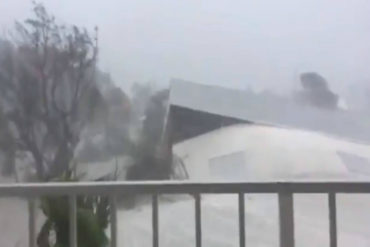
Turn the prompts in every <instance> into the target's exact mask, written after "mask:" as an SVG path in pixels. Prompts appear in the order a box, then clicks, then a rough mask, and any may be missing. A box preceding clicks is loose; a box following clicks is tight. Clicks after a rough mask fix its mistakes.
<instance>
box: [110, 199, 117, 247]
mask: <svg viewBox="0 0 370 247" xmlns="http://www.w3.org/2000/svg"><path fill="white" fill-rule="evenodd" d="M109 201H110V239H111V240H110V243H111V247H117V198H116V196H114V195H111V196H110V198H109Z"/></svg>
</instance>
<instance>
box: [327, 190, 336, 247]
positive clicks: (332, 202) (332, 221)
mask: <svg viewBox="0 0 370 247" xmlns="http://www.w3.org/2000/svg"><path fill="white" fill-rule="evenodd" d="M328 198H329V228H330V230H329V232H330V247H337V241H338V240H337V206H336V195H335V193H329V195H328Z"/></svg>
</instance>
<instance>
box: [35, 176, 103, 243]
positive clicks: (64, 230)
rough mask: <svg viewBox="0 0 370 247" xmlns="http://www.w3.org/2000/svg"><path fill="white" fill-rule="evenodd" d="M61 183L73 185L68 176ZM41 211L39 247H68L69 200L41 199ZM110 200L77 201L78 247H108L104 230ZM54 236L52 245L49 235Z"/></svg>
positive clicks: (61, 197) (98, 198)
mask: <svg viewBox="0 0 370 247" xmlns="http://www.w3.org/2000/svg"><path fill="white" fill-rule="evenodd" d="M60 181H73V180H72V179H71V173H69V174H68V175H67V176H65V177H64V178H63V179H61V180H59V182H60ZM41 209H42V211H43V213H44V215H45V216H46V218H47V219H46V221H45V223H44V225H43V226H42V228H41V231H40V232H39V235H38V238H37V243H38V246H39V247H68V246H69V202H68V197H66V196H60V197H44V198H42V199H41ZM109 214H110V208H109V199H108V198H107V197H104V196H79V197H78V198H77V241H78V246H79V247H105V246H108V243H109V241H108V237H107V236H106V234H105V229H106V228H107V226H108V224H109ZM52 233H55V243H50V242H51V241H50V240H49V239H50V235H51V234H52Z"/></svg>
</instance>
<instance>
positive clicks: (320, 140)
mask: <svg viewBox="0 0 370 247" xmlns="http://www.w3.org/2000/svg"><path fill="white" fill-rule="evenodd" d="M173 151H174V153H175V154H177V155H178V156H179V157H180V158H182V159H183V162H184V163H185V166H186V168H187V169H188V173H189V176H190V179H192V180H204V179H213V180H215V179H216V180H217V179H220V178H219V177H215V176H214V174H212V172H211V171H210V168H209V164H210V163H211V164H216V166H218V167H219V166H220V165H219V163H220V162H216V161H215V159H217V158H219V160H220V161H222V160H225V162H229V163H233V162H240V160H241V159H240V155H238V153H240V152H242V153H243V154H244V160H243V161H242V162H243V163H244V165H245V167H244V168H245V169H244V171H243V172H245V174H243V175H242V176H241V175H240V174H238V172H240V171H236V172H235V177H234V178H235V180H246V181H255V180H276V179H278V180H302V179H317V180H320V179H325V180H328V179H334V180H336V179H342V180H343V179H350V180H354V179H366V178H367V177H368V176H369V177H370V145H365V144H358V143H353V142H350V141H346V140H343V139H336V138H333V137H331V136H325V135H323V134H320V133H315V132H308V131H301V130H293V129H284V128H275V127H266V126H257V125H234V126H229V127H225V128H222V129H219V130H216V131H212V132H209V133H207V134H204V135H201V136H198V137H195V138H192V139H189V140H186V141H184V142H181V143H178V144H176V145H174V147H173ZM338 153H340V154H343V155H342V156H344V158H346V155H347V156H348V157H350V158H351V157H352V156H353V160H356V159H355V158H357V159H358V160H359V159H360V160H361V161H364V162H363V163H364V164H363V165H362V166H361V169H362V170H364V169H365V170H366V171H367V170H368V172H369V173H368V174H366V172H365V173H363V172H357V173H356V172H353V171H356V169H357V167H352V166H357V164H355V163H356V162H350V160H351V159H345V161H344V160H343V158H342V156H340V155H338ZM228 155H229V157H228ZM233 157H235V159H237V160H239V161H237V160H235V159H234V160H233ZM348 160H349V161H348ZM344 162H346V164H344ZM225 165H226V164H225ZM351 167H352V168H353V169H352V168H351ZM217 169H218V168H217ZM237 169H238V170H239V169H240V168H239V167H237ZM357 170H358V169H357ZM221 171H222V170H221ZM224 172H225V173H229V171H228V170H227V169H225V170H224Z"/></svg>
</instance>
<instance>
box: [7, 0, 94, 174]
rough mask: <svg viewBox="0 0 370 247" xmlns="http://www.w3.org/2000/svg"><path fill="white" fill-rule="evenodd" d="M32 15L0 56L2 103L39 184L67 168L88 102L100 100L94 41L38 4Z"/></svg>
mask: <svg viewBox="0 0 370 247" xmlns="http://www.w3.org/2000/svg"><path fill="white" fill-rule="evenodd" d="M33 11H34V14H35V16H34V18H33V19H27V20H26V21H25V22H23V23H17V24H16V30H15V33H14V40H13V41H14V42H13V43H12V44H10V43H9V44H10V45H9V47H8V48H7V49H6V51H5V52H4V53H3V54H1V56H0V94H1V99H0V103H1V105H2V106H3V107H4V113H5V115H6V117H7V120H8V121H9V122H10V124H11V125H12V127H13V129H14V131H13V134H14V139H15V141H16V145H17V150H18V151H23V152H30V153H31V154H32V157H33V159H34V166H35V170H36V172H37V177H38V179H39V180H42V181H47V180H49V179H51V178H53V177H58V176H60V175H61V174H62V173H63V172H65V171H66V170H67V169H68V168H69V165H70V163H71V160H72V159H73V157H74V150H75V148H76V146H77V144H78V142H79V137H80V133H81V131H82V130H83V128H84V127H85V125H86V124H87V123H88V121H89V120H90V119H91V117H92V115H93V112H94V110H93V109H94V107H93V105H94V104H91V102H97V99H98V98H99V97H100V96H101V95H100V92H99V90H98V88H97V87H96V84H95V81H94V74H95V64H96V58H97V36H96V35H95V37H91V36H90V34H89V33H88V32H87V31H86V30H84V29H80V28H78V27H76V26H73V27H65V26H63V25H59V24H57V23H56V22H55V18H54V17H53V16H51V15H49V14H48V13H47V12H46V10H45V8H44V7H43V5H41V4H36V3H35V4H34V9H33ZM96 31H97V30H96ZM91 98H94V99H95V101H91V100H90V99H91Z"/></svg>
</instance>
